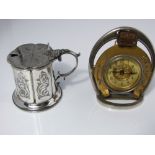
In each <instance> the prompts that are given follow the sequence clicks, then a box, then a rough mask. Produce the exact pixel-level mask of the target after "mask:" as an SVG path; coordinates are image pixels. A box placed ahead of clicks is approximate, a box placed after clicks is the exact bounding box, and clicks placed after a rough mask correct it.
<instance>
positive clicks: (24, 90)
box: [16, 72, 30, 99]
mask: <svg viewBox="0 0 155 155" xmlns="http://www.w3.org/2000/svg"><path fill="white" fill-rule="evenodd" d="M27 82H28V80H27V79H26V78H25V76H24V75H23V73H22V72H19V73H18V74H17V78H16V85H17V91H18V94H19V95H20V96H21V97H24V98H28V99H30V91H29V87H28V84H27Z"/></svg>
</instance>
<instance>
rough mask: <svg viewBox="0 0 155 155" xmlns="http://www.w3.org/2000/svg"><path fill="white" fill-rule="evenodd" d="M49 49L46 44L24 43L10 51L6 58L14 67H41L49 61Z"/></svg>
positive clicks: (50, 49)
mask: <svg viewBox="0 0 155 155" xmlns="http://www.w3.org/2000/svg"><path fill="white" fill-rule="evenodd" d="M51 51H52V48H51V47H49V46H48V45H47V44H24V45H21V46H19V47H17V48H16V49H15V50H14V51H12V52H11V53H10V54H9V55H8V58H7V60H8V62H9V63H10V64H11V65H12V66H13V67H15V68H20V69H31V68H41V67H44V66H46V65H48V64H49V63H50V62H51V60H52V59H51V57H49V54H50V53H51ZM50 55H51V54H50Z"/></svg>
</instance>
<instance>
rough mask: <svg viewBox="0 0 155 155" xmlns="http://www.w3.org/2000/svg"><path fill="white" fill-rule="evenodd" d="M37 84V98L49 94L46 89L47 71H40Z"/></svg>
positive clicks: (47, 84) (47, 81) (47, 83)
mask: <svg viewBox="0 0 155 155" xmlns="http://www.w3.org/2000/svg"><path fill="white" fill-rule="evenodd" d="M37 81H38V86H37V93H38V99H41V98H42V97H45V96H49V95H50V94H49V91H48V90H47V88H48V86H49V78H48V76H47V73H46V72H44V71H41V73H40V75H39V78H38V79H37Z"/></svg>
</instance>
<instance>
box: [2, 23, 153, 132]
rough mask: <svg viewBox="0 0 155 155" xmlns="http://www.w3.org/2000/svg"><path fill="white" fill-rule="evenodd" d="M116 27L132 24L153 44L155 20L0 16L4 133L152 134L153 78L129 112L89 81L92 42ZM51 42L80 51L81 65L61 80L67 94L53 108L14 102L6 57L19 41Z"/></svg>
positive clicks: (68, 63)
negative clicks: (102, 99)
mask: <svg viewBox="0 0 155 155" xmlns="http://www.w3.org/2000/svg"><path fill="white" fill-rule="evenodd" d="M118 26H133V27H135V28H137V29H139V30H141V31H143V32H144V33H145V34H146V35H147V36H148V37H149V38H150V40H151V41H152V43H154V42H155V37H154V36H155V31H154V27H155V20H0V53H1V56H0V82H1V84H0V85H1V89H0V134H154V133H155V102H154V99H155V97H154V94H155V89H154V84H155V79H154V78H153V79H152V81H151V83H150V85H149V88H148V89H147V91H146V92H145V96H144V100H143V101H142V104H140V105H139V106H137V107H136V108H132V109H128V110H118V109H117V110H116V109H109V108H107V107H105V106H103V105H101V104H99V102H98V101H97V99H96V96H95V92H94V90H93V87H92V84H91V81H90V79H89V74H88V58H89V55H90V51H91V49H92V47H93V45H94V44H95V42H96V41H97V40H98V39H99V38H100V37H101V36H102V35H103V34H104V33H106V32H107V31H109V30H111V29H113V28H115V27H118ZM48 42H49V43H50V45H51V46H52V47H53V48H54V49H56V48H59V49H61V48H68V49H71V50H73V51H75V52H80V53H81V56H80V57H79V66H78V69H77V70H76V71H75V72H74V73H73V74H72V75H71V76H70V77H68V78H67V79H66V81H63V80H61V81H60V82H61V87H62V89H63V97H62V99H61V100H60V102H59V103H58V104H57V105H56V106H55V107H54V108H51V109H49V110H47V111H44V112H38V113H30V112H25V111H22V110H20V109H18V108H17V107H16V106H15V105H14V104H13V101H12V93H13V91H14V88H15V84H14V79H13V72H12V68H11V66H10V65H9V64H8V63H7V61H6V58H7V55H8V54H9V53H10V52H11V51H12V50H13V49H15V48H16V47H17V46H19V45H21V44H25V43H48ZM63 58H64V63H63V62H61V63H60V62H55V65H54V67H55V70H63V71H67V70H69V69H70V67H71V66H72V65H73V62H72V61H73V59H72V58H71V57H69V56H64V57H63ZM63 58H62V59H63Z"/></svg>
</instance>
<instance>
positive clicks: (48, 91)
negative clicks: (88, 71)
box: [7, 44, 79, 111]
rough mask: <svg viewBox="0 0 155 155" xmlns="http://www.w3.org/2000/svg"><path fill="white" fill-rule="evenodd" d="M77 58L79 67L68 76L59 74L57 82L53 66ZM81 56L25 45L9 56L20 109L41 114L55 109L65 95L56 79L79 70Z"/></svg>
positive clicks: (14, 99) (40, 45)
mask: <svg viewBox="0 0 155 155" xmlns="http://www.w3.org/2000/svg"><path fill="white" fill-rule="evenodd" d="M63 54H70V55H72V56H74V57H75V60H76V65H75V67H74V68H72V70H70V71H69V72H67V73H63V74H62V73H59V74H58V76H57V77H56V78H55V75H54V71H53V67H52V64H53V62H54V60H56V59H58V60H59V61H61V55H63ZM78 56H79V54H76V53H74V52H73V51H70V50H68V49H62V50H59V49H57V50H53V49H52V48H51V47H50V46H49V44H47V45H46V44H24V45H21V46H19V47H17V48H16V49H15V50H14V51H12V52H11V53H10V54H9V55H8V58H7V60H8V62H9V63H10V64H11V65H12V67H13V72H14V78H15V83H16V89H15V91H14V94H13V101H14V103H15V105H17V106H18V107H19V108H21V109H24V110H29V111H39V110H43V109H47V108H49V107H51V106H53V105H54V104H55V103H57V102H58V101H59V99H60V98H61V95H62V91H61V88H60V86H58V83H57V79H59V78H60V77H64V78H65V77H66V76H68V75H70V74H71V73H72V72H73V71H74V70H75V69H76V68H77V66H78Z"/></svg>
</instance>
